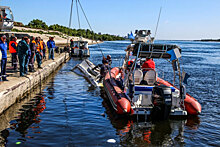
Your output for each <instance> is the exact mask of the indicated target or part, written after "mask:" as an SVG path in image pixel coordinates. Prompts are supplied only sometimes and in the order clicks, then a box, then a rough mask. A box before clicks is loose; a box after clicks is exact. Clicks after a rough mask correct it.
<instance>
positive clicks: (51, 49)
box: [47, 37, 56, 60]
mask: <svg viewBox="0 0 220 147" xmlns="http://www.w3.org/2000/svg"><path fill="white" fill-rule="evenodd" d="M55 47H56V46H55V41H54V37H50V40H49V41H48V42H47V48H48V50H49V57H48V59H49V60H50V59H52V60H54V48H55Z"/></svg>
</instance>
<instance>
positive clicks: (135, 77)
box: [103, 42, 201, 119]
mask: <svg viewBox="0 0 220 147" xmlns="http://www.w3.org/2000/svg"><path fill="white" fill-rule="evenodd" d="M131 46H132V45H130V47H131ZM126 51H127V53H126V56H127V57H125V61H124V65H123V66H122V67H123V70H121V69H120V68H118V67H114V68H112V69H111V70H110V71H108V72H107V74H106V76H105V78H104V80H103V85H104V89H105V91H106V93H107V95H108V98H109V100H110V102H111V104H112V106H113V108H114V109H115V111H116V113H118V114H129V115H133V116H134V115H136V116H145V117H148V116H151V117H152V118H156V119H158V118H159V119H167V118H170V117H176V118H177V117H178V118H179V117H183V118H186V116H187V115H198V114H200V113H201V105H200V103H199V102H198V101H197V100H196V99H195V98H193V97H192V96H190V95H189V94H187V93H186V87H185V85H184V80H185V79H184V77H183V76H182V75H183V73H182V71H183V70H182V69H181V67H180V62H179V58H180V57H181V49H180V47H178V46H176V45H165V44H162V45H161V44H149V43H145V42H138V43H136V44H134V45H133V48H132V49H131V50H126ZM128 52H132V56H133V57H132V58H130V55H131V53H128ZM145 59H165V60H166V61H169V62H168V63H171V65H172V69H173V73H174V74H173V79H174V81H173V84H171V83H169V82H168V81H165V80H164V79H162V78H160V77H158V71H157V70H156V69H147V70H146V69H142V68H141V67H142V62H141V61H142V60H145ZM131 60H132V65H129V66H128V63H129V62H130V61H131ZM130 63H131V62H130ZM130 63H129V64H130ZM174 63H175V64H174ZM176 76H178V78H177V79H179V81H178V82H177V83H178V86H176V85H175V81H176V80H175V79H176Z"/></svg>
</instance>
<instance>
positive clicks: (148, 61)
mask: <svg viewBox="0 0 220 147" xmlns="http://www.w3.org/2000/svg"><path fill="white" fill-rule="evenodd" d="M141 68H142V69H143V71H148V70H154V69H155V62H154V61H153V60H152V59H150V58H146V61H145V62H144V64H143V65H142V67H141Z"/></svg>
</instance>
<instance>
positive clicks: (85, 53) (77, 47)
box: [71, 40, 90, 58]
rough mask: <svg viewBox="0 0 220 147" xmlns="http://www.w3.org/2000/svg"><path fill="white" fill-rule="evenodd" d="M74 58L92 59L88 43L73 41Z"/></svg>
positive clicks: (72, 54) (72, 51) (72, 52)
mask: <svg viewBox="0 0 220 147" xmlns="http://www.w3.org/2000/svg"><path fill="white" fill-rule="evenodd" d="M71 56H72V57H81V58H82V57H90V51H89V45H88V41H82V40H80V41H73V47H72V48H71Z"/></svg>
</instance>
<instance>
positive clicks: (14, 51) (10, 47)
mask: <svg viewBox="0 0 220 147" xmlns="http://www.w3.org/2000/svg"><path fill="white" fill-rule="evenodd" d="M13 43H14V44H15V46H16V47H17V46H18V43H17V42H15V41H10V42H9V52H10V53H11V54H12V53H17V51H16V49H15V48H14V47H13V46H12V44H13Z"/></svg>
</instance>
